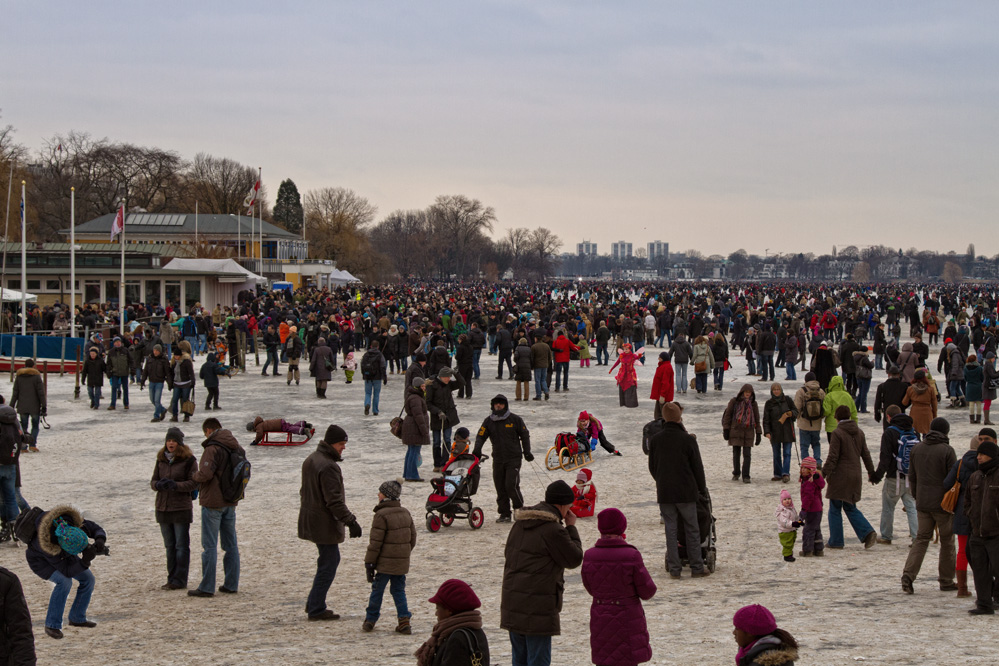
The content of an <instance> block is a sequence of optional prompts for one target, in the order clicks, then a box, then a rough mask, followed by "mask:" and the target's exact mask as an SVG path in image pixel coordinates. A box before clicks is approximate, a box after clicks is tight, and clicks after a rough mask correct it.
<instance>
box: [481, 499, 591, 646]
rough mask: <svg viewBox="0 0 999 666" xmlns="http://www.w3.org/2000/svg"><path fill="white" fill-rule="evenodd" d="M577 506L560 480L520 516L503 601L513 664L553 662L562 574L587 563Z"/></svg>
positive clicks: (511, 537)
mask: <svg viewBox="0 0 999 666" xmlns="http://www.w3.org/2000/svg"><path fill="white" fill-rule="evenodd" d="M572 501H573V495H572V489H571V488H570V487H569V484H567V483H566V482H565V481H561V480H559V481H555V482H554V483H552V484H550V485H549V486H548V488H547V489H546V490H545V501H544V502H541V503H540V504H536V505H534V506H532V507H529V508H526V509H520V510H519V511H517V512H516V514H515V517H516V520H515V522H514V524H513V527H512V528H511V529H510V535H509V536H508V537H507V540H506V550H505V557H506V561H505V563H504V565H503V590H502V596H501V599H500V627H501V628H503V629H506V630H507V631H509V632H510V644H511V646H512V647H513V663H514V664H548V663H551V649H552V639H551V637H552V636H558V635H559V633H560V630H561V627H560V625H559V613H560V612H561V611H562V590H563V588H564V586H565V580H564V577H563V572H564V571H565V570H566V569H575V568H576V567H578V566H579V565H580V564H582V562H583V544H582V542H581V541H580V539H579V532H577V531H576V516H575V514H573V513H572V512H571V511H570V510H569V509H571V508H572ZM563 520H564V521H565V526H564V527H563V525H562V521H563Z"/></svg>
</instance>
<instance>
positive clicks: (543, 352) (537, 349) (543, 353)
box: [531, 340, 555, 369]
mask: <svg viewBox="0 0 999 666" xmlns="http://www.w3.org/2000/svg"><path fill="white" fill-rule="evenodd" d="M554 361H555V356H554V355H553V354H552V348H551V347H549V346H548V343H546V342H542V341H540V340H539V341H538V342H535V343H534V344H533V345H531V367H532V368H535V369H548V368H550V367H552V363H554Z"/></svg>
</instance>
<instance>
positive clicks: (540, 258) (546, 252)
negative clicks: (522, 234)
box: [528, 227, 562, 278]
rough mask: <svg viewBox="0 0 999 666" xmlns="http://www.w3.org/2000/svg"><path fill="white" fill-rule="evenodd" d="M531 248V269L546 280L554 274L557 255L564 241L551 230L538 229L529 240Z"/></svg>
mask: <svg viewBox="0 0 999 666" xmlns="http://www.w3.org/2000/svg"><path fill="white" fill-rule="evenodd" d="M528 246H529V247H530V256H531V257H532V260H531V267H532V270H533V272H534V273H535V274H536V275H537V276H538V277H539V278H544V277H546V276H548V275H550V274H551V273H552V272H553V269H554V267H555V263H556V262H555V255H556V254H557V253H558V251H559V249H560V248H561V247H562V239H561V238H559V237H558V236H556V235H555V234H554V233H553V232H552V231H551V230H550V229H546V228H545V227H538V228H537V229H535V230H534V231H532V232H531V234H530V237H529V238H528Z"/></svg>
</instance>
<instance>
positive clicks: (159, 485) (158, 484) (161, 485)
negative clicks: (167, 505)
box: [156, 479, 168, 490]
mask: <svg viewBox="0 0 999 666" xmlns="http://www.w3.org/2000/svg"><path fill="white" fill-rule="evenodd" d="M167 481H168V479H160V480H159V481H157V482H156V490H166V482H167Z"/></svg>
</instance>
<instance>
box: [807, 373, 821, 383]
mask: <svg viewBox="0 0 999 666" xmlns="http://www.w3.org/2000/svg"><path fill="white" fill-rule="evenodd" d="M817 379H818V378H817V377H816V376H815V373H814V372H806V373H805V381H806V382H814V381H816V380H817Z"/></svg>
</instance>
